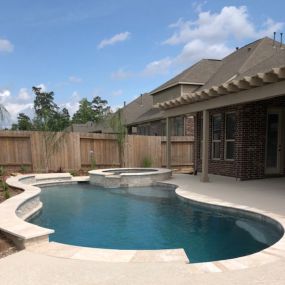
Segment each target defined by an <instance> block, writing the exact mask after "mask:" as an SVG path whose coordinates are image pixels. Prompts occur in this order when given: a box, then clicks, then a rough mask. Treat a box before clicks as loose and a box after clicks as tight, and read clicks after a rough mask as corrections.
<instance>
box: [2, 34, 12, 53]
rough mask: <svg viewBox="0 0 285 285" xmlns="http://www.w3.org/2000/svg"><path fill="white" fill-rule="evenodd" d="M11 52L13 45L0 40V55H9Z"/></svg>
mask: <svg viewBox="0 0 285 285" xmlns="http://www.w3.org/2000/svg"><path fill="white" fill-rule="evenodd" d="M13 50H14V45H13V44H12V43H11V42H10V41H8V40H6V39H1V38H0V53H9V52H13Z"/></svg>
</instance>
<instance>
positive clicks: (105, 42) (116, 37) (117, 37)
mask: <svg viewBox="0 0 285 285" xmlns="http://www.w3.org/2000/svg"><path fill="white" fill-rule="evenodd" d="M130 36H131V33H130V32H123V33H119V34H116V35H114V36H113V37H111V38H109V39H104V40H102V41H101V42H100V43H99V45H98V48H99V49H101V48H104V47H106V46H110V45H114V44H115V43H118V42H123V41H125V40H127V39H129V38H130Z"/></svg>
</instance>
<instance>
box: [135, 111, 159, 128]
mask: <svg viewBox="0 0 285 285" xmlns="http://www.w3.org/2000/svg"><path fill="white" fill-rule="evenodd" d="M163 114H164V111H163V110H161V109H158V108H151V109H150V110H148V111H147V112H145V113H144V114H142V115H141V116H139V117H138V118H137V119H136V120H135V121H133V122H132V123H131V124H132V125H136V124H140V123H144V122H151V121H157V120H161V119H163V118H164V116H163Z"/></svg>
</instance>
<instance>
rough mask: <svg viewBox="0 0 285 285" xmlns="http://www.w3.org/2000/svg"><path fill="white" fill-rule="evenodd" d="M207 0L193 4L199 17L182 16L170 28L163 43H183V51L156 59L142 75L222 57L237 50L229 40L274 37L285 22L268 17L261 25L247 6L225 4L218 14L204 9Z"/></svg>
mask: <svg viewBox="0 0 285 285" xmlns="http://www.w3.org/2000/svg"><path fill="white" fill-rule="evenodd" d="M204 4H205V2H202V3H198V2H196V3H195V4H194V7H195V10H196V12H197V14H198V16H197V19H196V20H194V21H193V20H188V21H186V20H183V19H179V20H178V21H177V22H176V23H173V24H171V25H170V26H169V27H170V28H171V29H173V30H174V32H173V34H172V35H171V36H170V37H169V38H168V39H166V40H165V41H164V42H163V43H162V44H163V45H181V46H182V49H181V51H180V52H179V53H178V54H177V55H176V56H173V57H166V58H163V59H160V60H155V61H153V62H151V63H149V64H147V65H146V67H145V69H144V71H143V72H142V73H143V75H148V76H153V75H161V74H166V73H167V72H168V71H169V70H171V68H177V67H178V68H179V69H181V68H182V67H183V68H184V67H185V66H189V65H190V64H193V63H195V62H197V61H198V60H200V59H202V58H216V59H221V58H223V57H224V56H226V55H228V54H229V53H231V52H232V51H233V50H234V47H233V46H231V45H229V42H230V41H235V42H241V43H242V44H243V43H244V41H250V40H255V39H258V38H261V37H264V36H272V35H273V32H274V31H276V32H278V31H280V30H281V29H282V28H283V27H284V23H281V22H275V21H274V20H272V19H267V20H266V21H265V22H264V23H263V24H262V25H261V28H258V27H257V25H255V24H254V23H253V22H252V21H251V20H250V15H249V13H248V10H247V7H246V6H241V7H235V6H226V7H223V8H222V9H221V11H220V12H219V13H212V12H211V11H206V12H203V11H202V9H203V5H204Z"/></svg>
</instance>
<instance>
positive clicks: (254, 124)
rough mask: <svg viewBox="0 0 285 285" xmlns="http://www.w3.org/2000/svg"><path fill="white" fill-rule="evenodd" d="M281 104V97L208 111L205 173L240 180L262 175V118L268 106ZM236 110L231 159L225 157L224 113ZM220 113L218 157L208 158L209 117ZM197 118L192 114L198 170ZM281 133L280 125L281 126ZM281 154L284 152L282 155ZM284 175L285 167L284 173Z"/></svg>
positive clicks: (282, 99) (283, 97)
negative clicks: (233, 152) (232, 156)
mask: <svg viewBox="0 0 285 285" xmlns="http://www.w3.org/2000/svg"><path fill="white" fill-rule="evenodd" d="M274 106H278V107H280V106H283V107H285V96H282V97H279V98H274V99H270V100H264V101H259V102H253V103H250V104H243V105H236V106H229V107H226V108H219V109H215V110H210V112H209V113H210V122H209V128H210V129H209V173H212V174H219V175H225V176H232V177H237V178H240V179H242V180H246V179H257V178H264V177H265V146H266V119H267V109H268V107H274ZM233 111H234V112H235V113H236V133H235V154H234V158H235V159H234V161H228V160H225V157H224V148H225V142H224V134H225V114H226V113H227V112H233ZM214 114H221V115H222V124H221V145H220V152H221V159H220V160H213V159H212V135H211V134H212V116H213V115H214ZM201 118H202V113H201V112H199V113H197V115H196V116H195V132H194V134H195V165H196V169H197V170H198V171H201V157H200V156H201V130H202V127H201V123H202V121H201ZM283 132H285V131H284V128H283ZM283 155H284V154H283ZM283 174H284V175H285V166H284V172H283Z"/></svg>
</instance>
